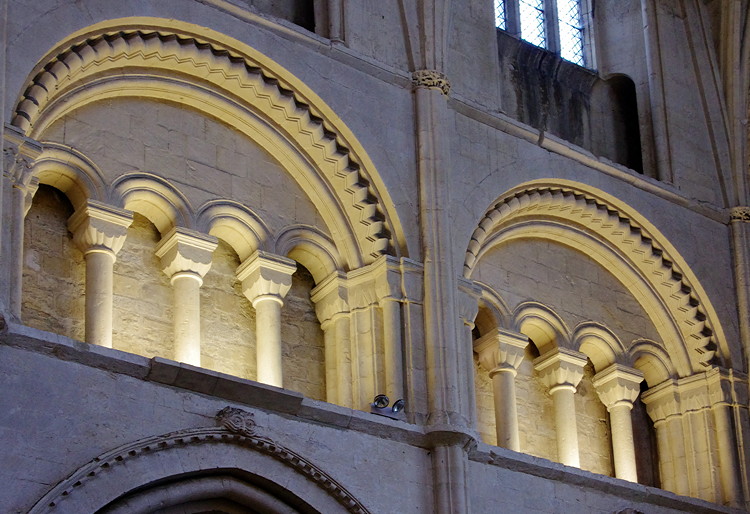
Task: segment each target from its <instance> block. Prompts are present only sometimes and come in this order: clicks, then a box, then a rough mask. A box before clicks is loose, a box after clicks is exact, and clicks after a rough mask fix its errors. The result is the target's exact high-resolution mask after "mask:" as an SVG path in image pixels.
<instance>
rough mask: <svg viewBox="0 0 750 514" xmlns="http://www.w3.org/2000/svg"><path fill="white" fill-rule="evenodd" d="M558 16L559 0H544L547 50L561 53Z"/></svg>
mask: <svg viewBox="0 0 750 514" xmlns="http://www.w3.org/2000/svg"><path fill="white" fill-rule="evenodd" d="M559 23H560V22H559V18H558V16H557V0H544V29H545V30H546V39H547V50H549V51H550V52H554V53H556V54H558V55H559V54H560V27H559Z"/></svg>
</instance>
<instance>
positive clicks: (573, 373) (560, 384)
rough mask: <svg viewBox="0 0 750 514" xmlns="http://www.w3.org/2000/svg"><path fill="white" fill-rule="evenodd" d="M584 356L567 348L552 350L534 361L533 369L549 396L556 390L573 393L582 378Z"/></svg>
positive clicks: (585, 361) (584, 363)
mask: <svg viewBox="0 0 750 514" xmlns="http://www.w3.org/2000/svg"><path fill="white" fill-rule="evenodd" d="M587 362H588V361H587V359H586V355H584V354H583V353H581V352H576V351H574V350H568V349H567V348H554V349H553V350H550V351H549V352H547V353H545V354H544V355H541V356H539V357H537V358H536V359H534V369H535V370H536V372H537V373H538V374H539V378H540V380H541V381H542V383H543V384H544V385H545V386H547V387H548V388H549V390H550V394H551V393H554V392H555V391H556V390H558V389H571V390H573V391H575V389H576V387H578V384H579V383H580V382H581V379H582V378H583V367H584V366H585V365H586V363H587Z"/></svg>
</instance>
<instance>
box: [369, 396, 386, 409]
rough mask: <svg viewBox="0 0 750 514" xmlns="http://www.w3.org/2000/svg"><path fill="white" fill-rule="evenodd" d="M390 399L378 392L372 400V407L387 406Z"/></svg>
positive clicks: (380, 407)
mask: <svg viewBox="0 0 750 514" xmlns="http://www.w3.org/2000/svg"><path fill="white" fill-rule="evenodd" d="M389 402H390V400H389V399H388V397H387V396H386V395H384V394H379V395H377V396H376V397H375V400H374V401H373V402H372V406H373V407H377V408H378V409H385V408H386V407H388V403H389Z"/></svg>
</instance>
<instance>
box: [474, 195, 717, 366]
mask: <svg viewBox="0 0 750 514" xmlns="http://www.w3.org/2000/svg"><path fill="white" fill-rule="evenodd" d="M519 219H522V220H523V222H524V223H526V224H527V225H526V227H525V228H526V229H527V232H525V233H531V232H533V229H534V226H535V224H536V225H538V226H539V227H540V228H541V227H542V226H543V225H544V224H545V220H556V221H559V222H561V224H562V225H564V226H565V227H575V226H579V227H581V226H582V227H585V230H586V233H587V234H593V236H594V237H593V239H594V240H596V241H598V242H599V243H602V242H604V243H605V244H606V245H607V246H608V247H609V248H610V249H611V247H614V248H615V250H616V252H617V253H619V254H620V255H621V257H625V260H626V262H627V265H628V266H629V267H632V268H634V269H635V271H636V272H637V275H638V277H639V280H640V281H642V282H644V284H643V285H645V288H646V289H650V290H652V291H654V292H655V293H656V295H657V296H658V298H659V300H660V301H661V302H662V303H663V304H664V306H665V307H666V309H667V310H668V312H669V315H670V316H671V317H672V318H673V320H674V324H675V325H676V329H677V330H678V332H679V336H680V337H681V339H682V343H683V344H684V345H685V347H686V348H687V349H688V350H690V351H689V357H688V358H689V361H690V365H691V368H692V369H691V370H683V372H684V374H686V375H688V374H690V373H692V372H696V371H700V370H701V369H705V368H706V367H708V366H711V365H713V364H714V360H715V358H716V357H717V350H718V348H719V343H720V342H723V340H722V339H721V338H720V337H717V335H716V331H715V328H717V327H718V328H720V327H719V325H718V322H716V321H714V319H715V314H713V309H712V307H711V306H710V305H709V304H708V303H707V302H706V301H705V299H704V298H703V297H702V296H703V295H701V294H700V293H699V292H698V291H697V290H696V287H695V284H694V283H692V282H691V280H689V279H688V277H687V276H686V273H685V272H683V270H682V269H680V268H679V267H678V266H677V264H676V263H675V257H676V256H672V255H670V254H669V253H668V252H667V250H666V249H665V247H664V245H662V244H661V243H660V242H657V241H656V239H655V237H654V236H653V235H651V234H649V232H648V231H647V230H646V228H645V227H643V226H642V225H641V224H639V223H638V222H637V221H636V220H634V219H633V217H632V216H629V215H628V214H627V213H624V212H622V211H621V210H619V209H618V208H617V207H615V206H613V205H611V204H610V203H609V202H605V201H604V200H602V199H601V198H599V197H597V196H595V195H594V194H592V193H589V192H587V191H583V190H581V189H579V188H576V187H574V186H556V185H548V184H539V185H537V184H533V183H531V184H528V185H527V186H526V187H519V188H517V189H516V190H513V191H511V192H509V193H508V194H506V195H505V196H504V197H501V199H500V200H499V201H497V202H496V203H495V204H494V205H493V206H492V208H491V209H489V210H488V211H487V212H486V214H485V215H484V217H483V218H482V219H481V221H480V222H479V226H478V227H477V228H476V229H475V230H474V233H473V234H472V237H471V240H470V242H469V245H468V249H467V251H466V256H465V260H464V276H465V277H470V276H471V273H472V271H473V269H474V266H475V265H476V263H477V261H478V260H479V258H480V257H481V255H482V254H483V252H484V251H486V250H487V249H488V248H490V247H491V246H492V245H493V243H494V242H495V241H496V239H497V236H498V235H499V234H501V233H502V232H503V231H504V230H507V229H509V227H510V226H512V225H513V223H514V222H516V221H517V220H519ZM610 271H611V270H610ZM627 287H629V286H627ZM709 313H710V314H712V315H711V316H709ZM723 357H725V358H728V357H729V356H728V355H724V356H723Z"/></svg>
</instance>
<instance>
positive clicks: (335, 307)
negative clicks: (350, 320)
mask: <svg viewBox="0 0 750 514" xmlns="http://www.w3.org/2000/svg"><path fill="white" fill-rule="evenodd" d="M310 299H311V300H312V301H313V303H314V304H315V313H316V314H317V316H318V320H319V321H320V324H321V326H323V325H324V324H326V323H328V322H329V321H331V320H332V319H333V318H335V317H336V316H338V315H340V314H346V313H348V312H349V290H348V288H347V283H346V275H345V274H344V273H342V272H340V271H336V272H334V273H331V274H330V275H329V276H328V277H326V278H325V279H324V280H323V281H322V282H321V283H320V284H318V285H317V286H315V288H314V289H313V290H312V291H310Z"/></svg>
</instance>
